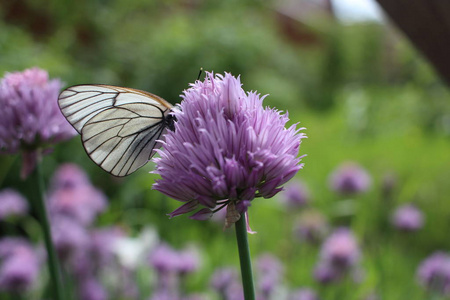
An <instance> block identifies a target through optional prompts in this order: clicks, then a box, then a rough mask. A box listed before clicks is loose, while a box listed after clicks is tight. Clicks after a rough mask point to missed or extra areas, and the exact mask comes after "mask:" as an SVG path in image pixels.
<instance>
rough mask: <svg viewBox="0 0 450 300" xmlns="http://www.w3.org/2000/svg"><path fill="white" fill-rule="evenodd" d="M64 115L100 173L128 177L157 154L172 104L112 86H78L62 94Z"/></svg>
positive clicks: (171, 125) (171, 122) (170, 120)
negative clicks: (104, 172)
mask: <svg viewBox="0 0 450 300" xmlns="http://www.w3.org/2000/svg"><path fill="white" fill-rule="evenodd" d="M58 103H59V107H60V109H61V112H62V113H63V115H64V116H65V117H66V119H67V120H68V121H69V123H70V124H72V126H73V127H74V128H75V130H77V131H78V133H80V134H81V140H82V142H83V146H84V148H85V150H86V153H87V154H88V155H89V157H90V158H91V159H92V160H93V161H94V162H95V163H96V164H97V165H99V166H100V167H101V168H102V169H104V170H105V171H107V172H108V173H110V174H112V175H115V176H126V175H128V174H131V173H132V172H134V171H136V170H137V169H138V168H140V167H142V166H143V165H144V164H145V163H147V161H148V160H149V159H150V158H151V157H152V156H153V155H154V154H155V151H154V149H155V148H158V147H159V146H160V144H159V143H158V139H159V138H160V137H161V135H162V134H163V132H164V130H165V129H166V128H168V129H170V130H174V128H175V126H174V122H175V121H176V120H175V117H174V116H173V115H172V114H171V110H172V108H173V107H172V105H171V104H170V103H168V102H167V101H165V100H164V99H162V98H161V97H158V96H156V95H153V94H151V93H148V92H145V91H141V90H136V89H131V88H124V87H117V86H110V85H76V86H71V87H69V88H67V89H65V90H64V91H62V92H61V94H60V95H59V99H58Z"/></svg>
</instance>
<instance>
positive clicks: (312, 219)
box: [294, 210, 328, 244]
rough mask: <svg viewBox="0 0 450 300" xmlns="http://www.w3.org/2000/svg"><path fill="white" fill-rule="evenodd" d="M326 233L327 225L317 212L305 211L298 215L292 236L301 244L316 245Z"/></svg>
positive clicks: (321, 215)
mask: <svg viewBox="0 0 450 300" xmlns="http://www.w3.org/2000/svg"><path fill="white" fill-rule="evenodd" d="M327 232H328V224H327V221H326V219H325V217H324V216H323V214H321V213H320V212H319V211H315V210H307V211H304V212H302V213H301V214H300V216H299V218H298V219H297V221H296V222H295V225H294V235H295V237H297V238H298V239H299V240H300V241H302V242H308V243H313V244H315V243H318V242H320V241H321V240H322V239H323V238H324V237H325V235H326V233H327Z"/></svg>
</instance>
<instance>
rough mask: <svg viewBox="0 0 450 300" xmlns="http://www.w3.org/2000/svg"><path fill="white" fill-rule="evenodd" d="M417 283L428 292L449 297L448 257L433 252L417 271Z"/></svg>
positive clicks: (449, 261) (449, 257)
mask: <svg viewBox="0 0 450 300" xmlns="http://www.w3.org/2000/svg"><path fill="white" fill-rule="evenodd" d="M417 277H418V279H419V282H420V283H421V284H422V285H423V286H424V287H425V288H426V289H428V290H429V291H432V292H436V293H440V294H443V295H450V256H449V255H448V254H447V253H444V252H435V253H433V254H432V255H430V256H429V257H427V258H426V259H425V260H424V261H423V262H422V263H421V264H420V266H419V268H418V270H417Z"/></svg>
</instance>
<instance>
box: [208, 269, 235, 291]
mask: <svg viewBox="0 0 450 300" xmlns="http://www.w3.org/2000/svg"><path fill="white" fill-rule="evenodd" d="M238 278H239V277H238V273H237V271H236V270H235V269H234V268H220V269H217V270H216V271H214V273H213V275H212V278H211V286H212V287H213V289H215V290H216V291H218V292H219V293H224V292H225V291H226V290H227V289H228V288H229V287H230V286H231V285H233V283H235V282H237V281H238Z"/></svg>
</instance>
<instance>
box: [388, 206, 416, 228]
mask: <svg viewBox="0 0 450 300" xmlns="http://www.w3.org/2000/svg"><path fill="white" fill-rule="evenodd" d="M392 223H393V224H394V226H395V227H396V228H397V229H399V230H402V231H409V232H410V231H417V230H419V229H421V228H422V227H423V214H422V212H421V211H420V210H419V209H418V208H417V207H416V206H414V205H413V204H405V205H402V206H400V207H398V208H397V209H396V210H395V212H394V214H393V216H392Z"/></svg>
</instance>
